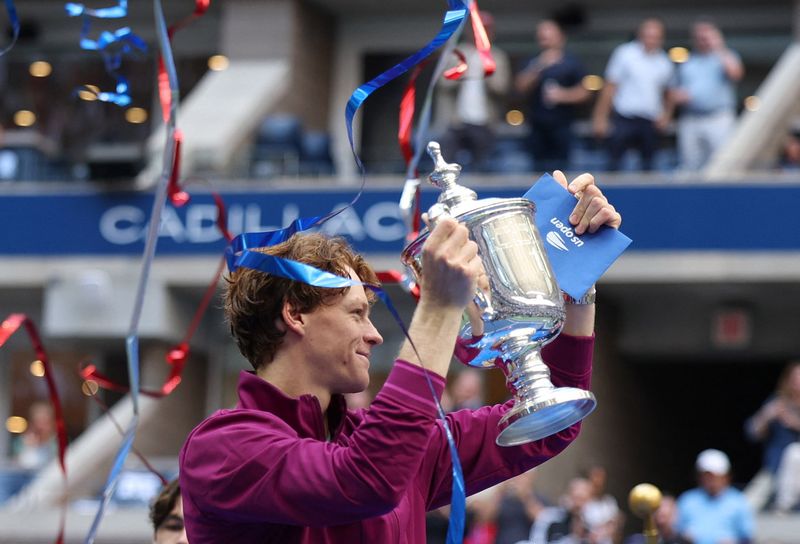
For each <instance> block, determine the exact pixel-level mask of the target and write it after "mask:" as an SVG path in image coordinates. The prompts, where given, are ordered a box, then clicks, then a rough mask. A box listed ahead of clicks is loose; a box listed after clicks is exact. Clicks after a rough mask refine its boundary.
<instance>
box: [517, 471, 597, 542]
mask: <svg viewBox="0 0 800 544" xmlns="http://www.w3.org/2000/svg"><path fill="white" fill-rule="evenodd" d="M591 499H592V484H591V482H590V481H589V480H587V479H586V478H573V479H572V480H570V481H569V483H568V484H567V492H566V493H565V494H564V495H563V496H562V497H561V499H560V501H559V502H560V503H561V504H560V506H554V507H549V508H545V509H543V510H542V511H541V512H540V513H539V515H538V516H537V517H536V521H535V523H534V524H533V527H531V534H530V542H529V543H527V544H579V543H583V542H589V541H590V540H589V539H590V538H592V537H591V536H590V529H591V528H590V527H589V526H587V524H586V521H585V518H584V513H585V508H586V505H587V504H589V501H591ZM591 542H594V543H597V544H610V542H611V541H610V540H598V539H593V540H591Z"/></svg>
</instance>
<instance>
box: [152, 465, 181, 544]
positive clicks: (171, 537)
mask: <svg viewBox="0 0 800 544" xmlns="http://www.w3.org/2000/svg"><path fill="white" fill-rule="evenodd" d="M150 521H151V522H153V544H188V542H189V541H188V540H187V539H186V529H185V528H184V526H183V501H182V500H181V488H180V486H179V485H178V480H177V479H176V480H172V481H171V482H170V483H168V484H167V485H165V486H164V489H162V490H161V493H159V494H158V496H157V497H156V499H155V501H153V505H152V506H151V507H150Z"/></svg>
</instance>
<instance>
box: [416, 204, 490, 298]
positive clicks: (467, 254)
mask: <svg viewBox="0 0 800 544" xmlns="http://www.w3.org/2000/svg"><path fill="white" fill-rule="evenodd" d="M481 276H485V273H484V271H483V263H482V261H481V258H480V257H479V256H478V244H476V243H475V242H473V241H471V240H470V239H469V231H468V230H467V227H465V226H464V225H462V224H460V223H458V222H457V221H456V220H455V219H452V218H444V219H441V220H440V221H438V222H437V223H436V226H435V227H434V229H433V231H432V232H431V234H430V236H429V237H428V239H427V240H426V241H425V245H424V246H423V247H422V278H421V280H422V286H421V298H422V299H427V301H429V302H433V303H435V304H437V305H439V306H441V307H456V308H459V309H463V308H464V307H465V306H466V305H467V303H469V302H470V301H471V300H472V298H473V297H474V296H475V289H476V288H477V286H478V280H479V279H480V278H481ZM484 281H485V280H484Z"/></svg>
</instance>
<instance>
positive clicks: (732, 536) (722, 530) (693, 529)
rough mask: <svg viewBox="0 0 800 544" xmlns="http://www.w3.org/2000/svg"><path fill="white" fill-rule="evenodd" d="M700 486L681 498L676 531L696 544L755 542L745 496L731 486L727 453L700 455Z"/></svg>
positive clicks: (698, 457) (752, 523) (698, 467)
mask: <svg viewBox="0 0 800 544" xmlns="http://www.w3.org/2000/svg"><path fill="white" fill-rule="evenodd" d="M695 468H696V469H697V478H698V481H699V483H700V486H699V487H697V488H695V489H691V490H689V491H686V492H685V493H683V494H682V495H681V496H680V497H679V498H678V520H677V522H676V523H675V529H676V531H677V532H678V534H679V535H680V536H681V537H682V538H685V539H686V540H688V541H689V542H691V543H692V544H745V543H749V542H752V540H753V531H754V521H753V513H752V511H751V509H750V505H749V504H748V503H747V501H746V500H745V497H744V495H743V494H742V493H741V492H740V491H739V490H737V489H734V488H733V487H731V486H730V470H731V464H730V461H729V460H728V456H727V455H725V454H724V453H723V452H721V451H719V450H714V449H708V450H704V451H702V452H700V455H698V456H697V462H696V464H695Z"/></svg>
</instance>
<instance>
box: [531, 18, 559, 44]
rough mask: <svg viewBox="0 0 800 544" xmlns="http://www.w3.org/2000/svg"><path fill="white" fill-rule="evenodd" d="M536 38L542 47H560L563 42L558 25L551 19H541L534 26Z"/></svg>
mask: <svg viewBox="0 0 800 544" xmlns="http://www.w3.org/2000/svg"><path fill="white" fill-rule="evenodd" d="M536 40H537V41H538V42H539V47H540V48H542V49H552V48H557V47H561V46H562V45H563V44H564V35H563V34H562V33H561V29H560V28H558V25H556V24H555V23H553V22H552V21H542V22H541V23H539V26H537V27H536Z"/></svg>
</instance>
